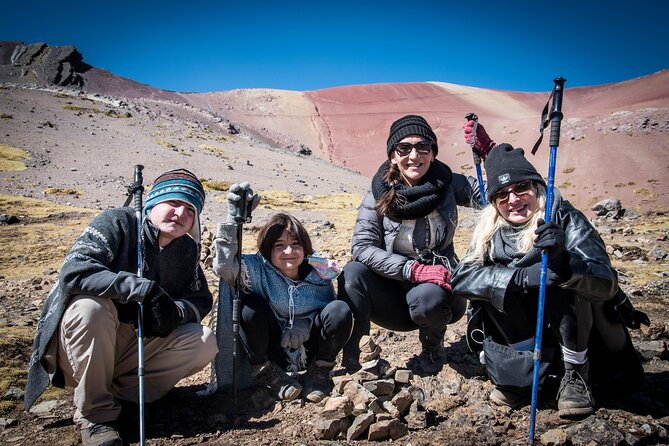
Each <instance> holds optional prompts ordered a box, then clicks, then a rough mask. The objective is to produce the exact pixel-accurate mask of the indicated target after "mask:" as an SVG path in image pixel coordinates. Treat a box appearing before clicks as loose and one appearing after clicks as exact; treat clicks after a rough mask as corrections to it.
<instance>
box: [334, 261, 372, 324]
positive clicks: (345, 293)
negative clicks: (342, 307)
mask: <svg viewBox="0 0 669 446" xmlns="http://www.w3.org/2000/svg"><path fill="white" fill-rule="evenodd" d="M373 274H376V273H374V272H373V271H372V270H370V269H369V268H367V266H365V265H364V264H363V263H360V262H349V263H347V264H346V265H344V270H343V272H342V274H340V275H339V283H338V286H339V294H340V299H343V300H345V301H346V302H347V303H348V304H349V306H350V307H351V310H352V311H353V312H354V313H355V312H357V311H361V310H362V311H366V310H367V309H368V308H369V297H368V296H367V293H368V290H367V283H368V278H369V277H371V275H373Z"/></svg>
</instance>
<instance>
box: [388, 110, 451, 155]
mask: <svg viewBox="0 0 669 446" xmlns="http://www.w3.org/2000/svg"><path fill="white" fill-rule="evenodd" d="M410 135H417V136H421V137H423V138H425V139H426V140H427V141H432V143H433V145H432V152H434V156H437V152H438V151H439V147H438V146H437V135H435V134H434V131H432V127H430V124H428V123H427V121H426V120H425V118H423V117H422V116H417V115H406V116H404V117H402V118H400V119H398V120H397V121H395V122H393V124H392V125H391V126H390V133H389V134H388V143H387V153H388V158H390V153H391V152H392V151H393V148H394V147H395V144H397V143H398V142H400V141H401V140H402V139H404V138H406V137H407V136H410Z"/></svg>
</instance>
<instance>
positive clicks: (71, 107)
mask: <svg viewBox="0 0 669 446" xmlns="http://www.w3.org/2000/svg"><path fill="white" fill-rule="evenodd" d="M63 108H64V109H65V110H73V111H78V112H81V113H100V109H99V108H93V107H82V106H81V105H74V104H66V105H63Z"/></svg>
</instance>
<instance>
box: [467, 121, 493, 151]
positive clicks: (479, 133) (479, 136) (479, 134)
mask: <svg viewBox="0 0 669 446" xmlns="http://www.w3.org/2000/svg"><path fill="white" fill-rule="evenodd" d="M475 122H476V121H474V120H471V119H470V120H469V121H467V122H465V123H464V124H463V126H462V128H463V129H464V131H465V142H466V143H467V144H469V145H471V144H472V132H473V131H474V123H475ZM493 147H495V141H493V140H492V139H490V137H489V136H488V132H486V131H485V129H484V128H483V126H482V125H481V124H479V125H477V126H476V138H474V147H473V149H474V150H476V152H477V153H478V154H479V156H480V157H481V159H482V160H484V159H485V157H486V156H488V152H490V149H492V148H493Z"/></svg>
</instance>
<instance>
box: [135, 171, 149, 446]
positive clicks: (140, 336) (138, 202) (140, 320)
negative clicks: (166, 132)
mask: <svg viewBox="0 0 669 446" xmlns="http://www.w3.org/2000/svg"><path fill="white" fill-rule="evenodd" d="M142 169H144V166H141V165H136V166H135V182H134V184H133V188H134V189H133V193H134V196H135V206H134V207H135V219H136V220H137V277H142V276H143V274H144V271H143V269H144V268H143V266H144V265H143V261H142V221H143V219H142V192H144V187H143V186H142V181H143V178H142ZM137 358H138V365H137V378H138V380H139V444H140V445H141V446H144V442H145V438H146V435H145V429H144V307H143V305H142V304H141V303H140V304H139V310H138V314H137Z"/></svg>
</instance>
